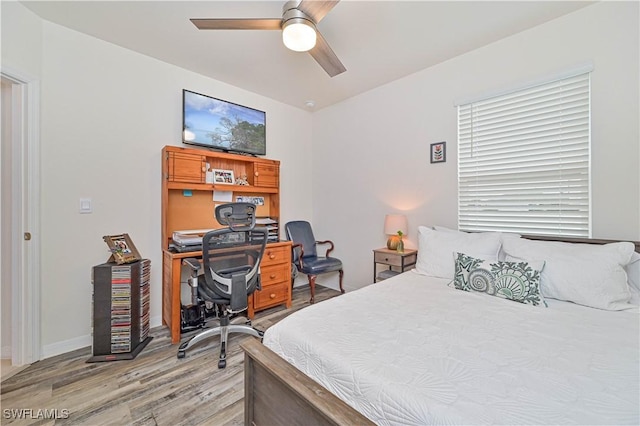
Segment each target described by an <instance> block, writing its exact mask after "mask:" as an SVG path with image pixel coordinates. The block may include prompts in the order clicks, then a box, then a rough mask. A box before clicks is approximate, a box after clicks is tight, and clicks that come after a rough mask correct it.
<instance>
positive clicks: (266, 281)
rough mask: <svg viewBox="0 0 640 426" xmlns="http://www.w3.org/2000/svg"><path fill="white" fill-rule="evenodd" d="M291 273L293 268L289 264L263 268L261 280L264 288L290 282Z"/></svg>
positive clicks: (261, 269) (261, 268)
mask: <svg viewBox="0 0 640 426" xmlns="http://www.w3.org/2000/svg"><path fill="white" fill-rule="evenodd" d="M290 271H291V266H289V264H288V263H281V264H279V265H271V266H261V267H260V279H261V280H262V287H266V286H270V285H273V284H278V283H282V282H284V281H290V280H291V278H290V277H289V274H290Z"/></svg>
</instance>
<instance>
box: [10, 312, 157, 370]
mask: <svg viewBox="0 0 640 426" xmlns="http://www.w3.org/2000/svg"><path fill="white" fill-rule="evenodd" d="M161 325H162V316H157V317H152V318H150V319H149V327H150V328H154V327H159V326H161ZM91 345H93V338H92V337H91V335H87V336H80V337H75V338H73V339H69V340H65V341H62V342H56V343H52V344H50V345H45V346H44V347H43V348H42V359H45V358H51V357H52V356H56V355H60V354H64V353H67V352H71V351H75V350H77V349H82V348H85V347H87V346H91ZM4 350H5V348H2V357H3V358H4ZM10 357H11V348H9V358H10Z"/></svg>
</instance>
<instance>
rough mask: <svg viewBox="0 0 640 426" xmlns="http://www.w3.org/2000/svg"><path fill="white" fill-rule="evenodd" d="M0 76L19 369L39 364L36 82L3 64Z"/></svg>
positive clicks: (14, 356)
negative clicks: (6, 86) (6, 95)
mask: <svg viewBox="0 0 640 426" xmlns="http://www.w3.org/2000/svg"><path fill="white" fill-rule="evenodd" d="M0 73H1V74H2V77H4V78H5V79H8V80H9V81H11V82H12V91H11V93H12V101H11V105H12V107H11V108H12V130H11V132H12V135H11V142H12V147H11V151H12V152H11V155H12V158H11V168H12V170H11V179H12V189H11V207H10V208H11V216H12V217H11V221H12V226H11V228H12V242H11V253H9V255H10V256H11V362H12V364H13V365H16V366H21V365H26V364H31V363H33V362H35V361H38V360H40V359H41V358H42V342H41V337H40V328H41V324H40V317H41V304H40V296H41V287H40V247H41V233H40V81H39V80H38V79H36V78H34V77H33V76H30V75H28V74H26V73H24V72H21V71H19V70H15V69H11V68H8V67H7V66H5V65H4V64H3V66H2V69H1V70H0ZM27 232H28V233H30V234H31V239H30V240H28V241H27V240H26V239H25V233H27ZM4 255H6V254H4Z"/></svg>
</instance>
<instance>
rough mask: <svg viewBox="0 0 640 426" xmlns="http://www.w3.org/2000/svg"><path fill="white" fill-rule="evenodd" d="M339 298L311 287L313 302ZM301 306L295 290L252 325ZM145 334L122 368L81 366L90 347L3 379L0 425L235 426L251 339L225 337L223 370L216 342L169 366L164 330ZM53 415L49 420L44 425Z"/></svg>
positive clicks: (304, 293) (170, 348)
mask: <svg viewBox="0 0 640 426" xmlns="http://www.w3.org/2000/svg"><path fill="white" fill-rule="evenodd" d="M339 294H340V293H339V292H338V291H335V290H331V289H327V288H324V287H321V286H316V303H321V302H322V301H323V300H326V299H328V298H331V297H334V296H337V295H339ZM308 305H309V288H308V286H304V287H302V288H296V289H294V291H293V305H292V307H291V309H285V308H284V307H283V306H280V307H275V308H272V309H269V310H266V311H262V312H259V313H257V314H256V318H255V319H254V321H253V325H254V326H255V327H256V328H258V329H260V330H266V329H267V328H268V327H269V326H271V325H273V324H275V323H276V322H278V321H280V320H281V319H282V318H284V317H286V316H288V315H290V314H291V313H293V312H295V311H296V310H298V309H302V308H304V307H306V306H308ZM192 334H193V333H192ZM151 335H152V336H153V337H154V338H153V340H152V341H151V343H149V345H148V346H147V347H146V348H145V349H144V350H143V351H142V352H141V353H140V354H139V355H138V356H137V357H136V358H135V359H133V360H130V361H112V362H100V363H86V360H87V359H88V358H89V357H90V356H91V348H84V349H79V350H77V351H73V352H69V353H67V354H63V355H59V356H56V357H52V358H48V359H45V360H43V361H39V362H36V363H34V364H33V365H31V366H29V367H28V368H26V369H24V370H23V371H21V372H19V373H17V374H16V375H14V376H12V377H10V378H8V379H6V380H3V381H2V384H1V392H0V401H1V405H2V417H1V418H0V423H1V424H3V425H5V424H15V425H53V424H56V425H170V426H173V425H241V424H243V422H244V405H243V404H244V376H243V374H244V370H243V369H244V356H243V353H242V350H241V349H240V345H239V344H240V342H241V341H242V340H243V339H253V338H254V337H251V336H243V335H238V334H235V335H234V334H231V335H230V340H229V344H228V348H227V368H226V369H224V370H219V369H218V367H217V365H218V354H219V352H218V351H219V340H218V338H212V339H211V340H208V341H206V342H202V343H201V344H199V345H198V346H196V347H194V348H193V349H192V350H190V351H189V352H188V353H187V356H186V358H184V359H177V357H176V353H177V350H178V345H171V339H170V337H169V333H168V331H167V329H166V328H164V327H160V328H157V329H154V330H152V331H151ZM188 336H189V335H188ZM21 409H22V411H19V410H21ZM12 410H18V411H12ZM25 410H27V411H25ZM28 410H31V411H28ZM42 410H47V413H44V412H43V411H42ZM18 414H22V415H23V419H21V420H19V419H16V418H15V417H16V416H17V415H18ZM56 414H57V419H56V420H53V419H51V416H52V415H54V416H55V415H56ZM24 417H26V419H25V418H24Z"/></svg>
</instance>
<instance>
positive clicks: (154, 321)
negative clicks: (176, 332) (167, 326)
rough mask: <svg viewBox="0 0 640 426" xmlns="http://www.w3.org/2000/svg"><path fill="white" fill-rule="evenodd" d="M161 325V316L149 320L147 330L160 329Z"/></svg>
mask: <svg viewBox="0 0 640 426" xmlns="http://www.w3.org/2000/svg"><path fill="white" fill-rule="evenodd" d="M161 325H162V315H160V316H157V317H151V318H149V328H155V327H160V326H161Z"/></svg>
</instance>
